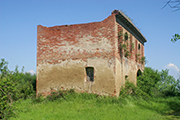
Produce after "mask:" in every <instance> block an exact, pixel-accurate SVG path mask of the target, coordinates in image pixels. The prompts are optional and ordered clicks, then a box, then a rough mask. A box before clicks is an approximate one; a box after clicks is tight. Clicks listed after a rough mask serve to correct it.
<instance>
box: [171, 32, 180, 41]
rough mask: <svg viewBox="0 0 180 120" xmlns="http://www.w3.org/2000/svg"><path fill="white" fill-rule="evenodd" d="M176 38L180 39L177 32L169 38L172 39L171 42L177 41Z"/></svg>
mask: <svg viewBox="0 0 180 120" xmlns="http://www.w3.org/2000/svg"><path fill="white" fill-rule="evenodd" d="M178 40H180V35H179V34H175V35H173V38H172V39H171V41H172V42H176V41H178Z"/></svg>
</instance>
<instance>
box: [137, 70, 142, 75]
mask: <svg viewBox="0 0 180 120" xmlns="http://www.w3.org/2000/svg"><path fill="white" fill-rule="evenodd" d="M140 75H142V72H141V70H140V69H139V70H138V71H137V77H139V76H140Z"/></svg>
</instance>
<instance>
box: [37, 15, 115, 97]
mask: <svg viewBox="0 0 180 120" xmlns="http://www.w3.org/2000/svg"><path fill="white" fill-rule="evenodd" d="M115 35H116V32H115V15H111V16H109V17H108V18H106V19H105V20H104V21H102V22H94V23H88V24H78V25H63V26H54V27H43V26H41V25H39V26H38V28H37V94H38V93H46V92H48V91H49V90H50V89H51V88H53V89H55V88H62V87H63V88H75V89H77V90H80V91H88V92H95V93H99V94H101V93H105V94H106V93H107V94H116V86H115V77H116V69H115V68H116V60H115V51H116V45H115V44H116V42H115V39H114V38H115ZM88 66H89V67H94V82H88V81H86V71H85V67H88Z"/></svg>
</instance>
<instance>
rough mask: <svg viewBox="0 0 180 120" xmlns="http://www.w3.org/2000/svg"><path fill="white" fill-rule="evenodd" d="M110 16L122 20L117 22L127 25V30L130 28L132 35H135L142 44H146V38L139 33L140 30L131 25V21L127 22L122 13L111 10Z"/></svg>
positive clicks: (127, 19)
mask: <svg viewBox="0 0 180 120" xmlns="http://www.w3.org/2000/svg"><path fill="white" fill-rule="evenodd" d="M111 14H115V15H117V16H120V17H121V18H123V19H119V20H120V21H121V22H122V23H124V24H128V28H132V29H133V32H135V33H134V34H136V35H137V36H138V38H139V39H140V40H142V41H143V42H147V40H146V38H145V37H144V36H143V34H142V33H141V32H140V30H139V29H138V28H137V27H136V26H135V25H134V24H133V23H132V21H131V20H129V18H128V17H127V16H126V15H125V14H124V13H123V12H122V11H120V10H113V11H112V13H111Z"/></svg>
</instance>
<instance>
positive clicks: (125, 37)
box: [124, 32, 128, 40]
mask: <svg viewBox="0 0 180 120" xmlns="http://www.w3.org/2000/svg"><path fill="white" fill-rule="evenodd" d="M124 39H125V40H128V34H127V32H126V33H125V34H124Z"/></svg>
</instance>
